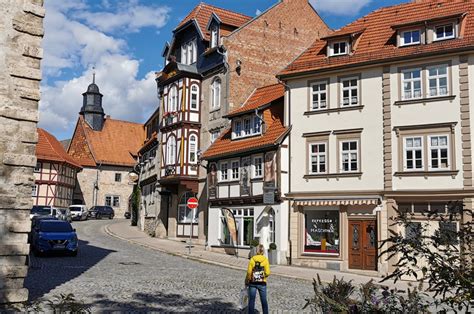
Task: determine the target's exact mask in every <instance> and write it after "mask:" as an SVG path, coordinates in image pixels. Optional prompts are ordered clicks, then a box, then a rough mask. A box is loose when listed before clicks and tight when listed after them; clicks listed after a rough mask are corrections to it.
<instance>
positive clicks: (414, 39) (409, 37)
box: [400, 29, 421, 46]
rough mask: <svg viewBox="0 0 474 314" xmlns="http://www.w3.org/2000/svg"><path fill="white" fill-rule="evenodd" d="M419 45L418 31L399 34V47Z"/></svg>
mask: <svg viewBox="0 0 474 314" xmlns="http://www.w3.org/2000/svg"><path fill="white" fill-rule="evenodd" d="M420 43H421V36H420V30H419V29H416V30H409V31H404V32H402V33H401V36H400V46H410V45H417V44H420Z"/></svg>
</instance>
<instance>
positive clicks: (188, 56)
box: [181, 40, 197, 65]
mask: <svg viewBox="0 0 474 314" xmlns="http://www.w3.org/2000/svg"><path fill="white" fill-rule="evenodd" d="M196 60H197V46H196V40H192V41H190V42H187V43H185V44H184V45H182V46H181V63H182V64H187V65H189V64H193V63H194V62H196Z"/></svg>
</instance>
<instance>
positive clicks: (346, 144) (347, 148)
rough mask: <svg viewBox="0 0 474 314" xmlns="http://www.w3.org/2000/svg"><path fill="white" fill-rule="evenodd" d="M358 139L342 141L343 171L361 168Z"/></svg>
mask: <svg viewBox="0 0 474 314" xmlns="http://www.w3.org/2000/svg"><path fill="white" fill-rule="evenodd" d="M357 144H358V141H341V144H340V145H341V172H354V171H358V170H359V161H358V159H359V158H358V155H359V151H358V148H357Z"/></svg>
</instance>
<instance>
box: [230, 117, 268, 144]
mask: <svg viewBox="0 0 474 314" xmlns="http://www.w3.org/2000/svg"><path fill="white" fill-rule="evenodd" d="M232 124H233V125H232V139H238V138H241V137H249V136H254V135H259V134H261V133H262V122H261V120H260V118H259V117H257V116H256V115H249V116H244V117H242V118H235V119H234V120H233V123H232Z"/></svg>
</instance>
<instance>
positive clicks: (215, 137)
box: [211, 130, 220, 143]
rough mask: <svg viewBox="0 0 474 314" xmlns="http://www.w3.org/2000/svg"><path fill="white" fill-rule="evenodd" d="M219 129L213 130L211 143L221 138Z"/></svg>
mask: <svg viewBox="0 0 474 314" xmlns="http://www.w3.org/2000/svg"><path fill="white" fill-rule="evenodd" d="M219 134H220V132H219V130H217V131H211V143H214V141H215V140H217V139H218V138H219Z"/></svg>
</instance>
